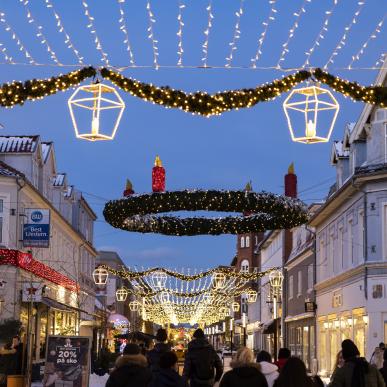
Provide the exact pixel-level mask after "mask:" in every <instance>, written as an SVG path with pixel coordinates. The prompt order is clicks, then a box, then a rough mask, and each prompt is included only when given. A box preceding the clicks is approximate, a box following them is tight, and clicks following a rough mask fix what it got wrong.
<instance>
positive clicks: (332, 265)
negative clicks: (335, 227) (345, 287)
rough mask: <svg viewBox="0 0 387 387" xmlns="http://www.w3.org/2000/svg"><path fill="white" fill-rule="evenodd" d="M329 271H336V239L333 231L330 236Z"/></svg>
mask: <svg viewBox="0 0 387 387" xmlns="http://www.w3.org/2000/svg"><path fill="white" fill-rule="evenodd" d="M328 271H331V272H332V273H334V272H335V239H334V235H333V233H332V234H331V235H330V236H329V267H328Z"/></svg>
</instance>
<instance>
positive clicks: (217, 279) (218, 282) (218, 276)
mask: <svg viewBox="0 0 387 387" xmlns="http://www.w3.org/2000/svg"><path fill="white" fill-rule="evenodd" d="M226 279H227V277H226V274H224V273H221V272H215V273H214V274H213V275H212V284H213V286H214V288H215V289H223V288H224V287H225V285H226Z"/></svg>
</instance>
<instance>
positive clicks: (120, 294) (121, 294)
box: [116, 287, 128, 301]
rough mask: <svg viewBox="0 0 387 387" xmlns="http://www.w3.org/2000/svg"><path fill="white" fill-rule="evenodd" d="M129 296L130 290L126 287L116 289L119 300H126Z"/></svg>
mask: <svg viewBox="0 0 387 387" xmlns="http://www.w3.org/2000/svg"><path fill="white" fill-rule="evenodd" d="M127 297H128V291H127V290H126V289H125V288H123V287H122V288H119V289H117V291H116V299H117V301H125V300H126V298H127Z"/></svg>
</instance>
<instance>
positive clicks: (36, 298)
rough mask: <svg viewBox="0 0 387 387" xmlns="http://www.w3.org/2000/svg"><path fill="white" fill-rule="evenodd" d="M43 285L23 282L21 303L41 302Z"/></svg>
mask: <svg viewBox="0 0 387 387" xmlns="http://www.w3.org/2000/svg"><path fill="white" fill-rule="evenodd" d="M42 292H43V285H42V284H41V283H40V282H24V283H23V293H22V301H23V302H41V301H42Z"/></svg>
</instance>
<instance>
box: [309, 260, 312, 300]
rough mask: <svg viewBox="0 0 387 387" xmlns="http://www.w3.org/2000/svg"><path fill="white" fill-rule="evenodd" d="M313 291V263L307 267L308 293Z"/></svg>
mask: <svg viewBox="0 0 387 387" xmlns="http://www.w3.org/2000/svg"><path fill="white" fill-rule="evenodd" d="M312 290H313V263H311V264H310V265H308V292H309V293H310V292H311V291H312Z"/></svg>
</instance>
